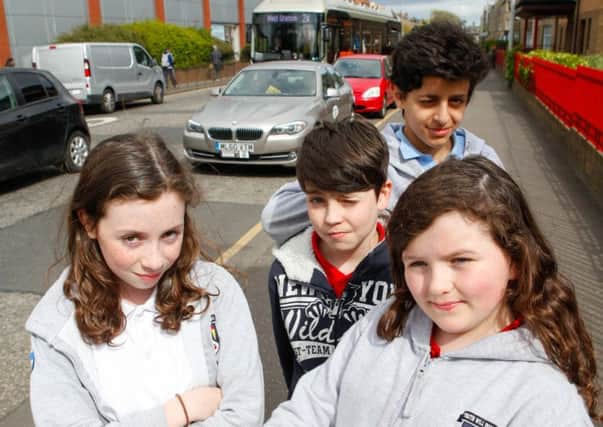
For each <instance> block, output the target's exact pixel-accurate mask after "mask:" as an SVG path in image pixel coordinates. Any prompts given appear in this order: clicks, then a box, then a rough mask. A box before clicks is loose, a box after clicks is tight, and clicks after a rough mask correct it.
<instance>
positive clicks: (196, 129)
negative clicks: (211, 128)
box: [186, 120, 204, 133]
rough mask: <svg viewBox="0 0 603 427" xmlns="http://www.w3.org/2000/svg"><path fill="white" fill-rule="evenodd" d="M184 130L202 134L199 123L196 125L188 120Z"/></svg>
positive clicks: (201, 127)
mask: <svg viewBox="0 0 603 427" xmlns="http://www.w3.org/2000/svg"><path fill="white" fill-rule="evenodd" d="M186 130H187V131H189V132H197V133H203V132H204V130H203V126H201V124H200V123H197V122H196V121H194V120H189V121H188V122H186Z"/></svg>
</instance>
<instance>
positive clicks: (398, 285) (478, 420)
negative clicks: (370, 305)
mask: <svg viewBox="0 0 603 427" xmlns="http://www.w3.org/2000/svg"><path fill="white" fill-rule="evenodd" d="M387 241H388V244H389V247H390V256H391V263H392V276H393V280H394V283H395V289H396V290H395V292H394V296H393V297H392V298H391V299H390V300H388V302H386V303H385V304H383V305H382V306H379V307H377V308H376V309H374V310H373V311H372V312H370V313H369V314H367V315H366V316H365V317H364V318H363V319H362V320H361V321H360V322H358V323H357V324H356V325H355V326H354V327H352V329H350V330H349V331H348V333H347V334H346V336H344V338H343V340H342V341H341V342H340V344H339V346H338V347H337V349H336V350H335V352H334V354H333V355H332V356H331V357H330V358H329V360H328V361H327V362H326V363H325V364H324V365H322V366H321V367H319V368H318V369H316V370H314V371H311V372H310V373H308V374H306V375H305V376H303V377H302V378H301V380H300V382H299V383H298V385H297V388H296V391H295V393H294V395H293V397H292V399H291V401H289V402H285V403H284V404H282V405H281V407H279V408H277V410H276V411H275V412H274V413H273V416H272V418H271V419H270V420H269V421H268V423H267V425H270V426H273V425H288V426H295V425H300V426H301V425H304V426H313V425H315V426H325V425H337V426H339V425H341V426H344V425H345V426H346V427H347V426H367V425H374V426H463V427H468V426H492V427H502V426H516V427H524V426H553V425H554V426H592V425H593V421H601V419H602V417H601V414H600V413H599V412H598V409H597V397H598V391H599V390H598V386H597V379H596V363H595V357H594V352H593V346H592V340H591V338H590V336H589V334H588V332H587V330H586V328H585V325H584V322H583V320H582V318H581V317H580V313H579V310H578V303H577V300H576V295H575V292H574V288H573V286H572V284H571V283H570V281H569V280H568V279H567V278H565V277H564V276H562V275H561V274H560V273H559V272H558V270H557V263H556V260H555V257H554V255H553V252H552V250H551V248H550V247H549V244H548V243H547V242H546V240H545V239H544V237H543V235H542V233H541V231H540V230H539V227H538V225H537V224H536V222H535V220H534V218H533V217H532V214H531V213H530V210H529V208H528V205H527V203H526V201H525V199H524V197H523V194H522V192H521V190H520V188H519V187H518V186H517V184H516V183H515V182H514V181H513V180H512V179H511V177H510V176H509V175H508V174H507V173H506V172H505V171H504V170H502V169H501V168H500V167H498V166H496V165H495V164H494V163H492V162H491V161H489V160H487V159H485V158H483V157H469V158H465V159H464V160H456V159H450V160H447V161H445V162H443V163H441V164H440V165H438V166H436V167H434V168H433V169H431V170H430V171H427V172H425V173H424V174H423V175H421V176H420V177H419V178H417V179H416V180H415V181H414V182H413V183H412V184H411V185H410V186H409V187H408V188H407V190H406V191H405V192H404V193H403V194H402V196H401V197H400V200H399V201H398V203H397V204H396V207H395V209H394V211H393V213H392V215H391V218H390V221H389V223H388V235H387ZM308 414H312V415H311V416H308Z"/></svg>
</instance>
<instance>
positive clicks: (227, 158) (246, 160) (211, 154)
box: [183, 61, 353, 166]
mask: <svg viewBox="0 0 603 427" xmlns="http://www.w3.org/2000/svg"><path fill="white" fill-rule="evenodd" d="M214 95H217V97H216V98H213V99H211V100H210V101H209V102H208V103H207V104H206V105H205V106H204V107H203V108H202V109H201V111H200V112H198V113H196V114H194V115H193V116H192V118H191V119H190V120H189V121H188V123H187V124H186V127H185V129H184V137H183V143H184V153H185V156H186V158H187V159H188V160H189V161H190V162H192V163H193V164H194V163H205V162H207V163H240V164H271V165H285V166H294V165H295V163H296V162H297V150H298V148H299V147H300V145H301V143H302V141H303V140H304V137H305V136H306V135H307V134H308V132H310V130H312V128H313V127H314V124H315V123H316V122H318V121H338V120H342V119H343V118H345V117H349V116H350V115H351V114H352V112H353V110H352V104H353V98H352V89H351V87H350V86H349V85H348V84H347V83H346V82H345V81H344V79H343V78H342V76H341V75H340V74H339V73H337V72H336V71H335V69H334V68H333V66H331V65H329V64H323V63H319V62H311V61H274V62H264V63H258V64H253V65H249V66H247V67H246V68H244V69H243V70H241V71H240V72H239V73H238V74H237V75H236V76H234V77H233V78H232V80H231V81H230V82H229V83H228V85H227V86H226V87H225V88H224V89H223V90H222V89H219V90H216V91H215V93H214Z"/></svg>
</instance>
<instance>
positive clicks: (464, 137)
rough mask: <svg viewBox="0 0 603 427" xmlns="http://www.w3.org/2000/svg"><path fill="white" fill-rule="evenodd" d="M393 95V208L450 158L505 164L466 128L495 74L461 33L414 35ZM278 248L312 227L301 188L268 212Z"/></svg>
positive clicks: (450, 28) (281, 193) (445, 29)
mask: <svg viewBox="0 0 603 427" xmlns="http://www.w3.org/2000/svg"><path fill="white" fill-rule="evenodd" d="M392 58H393V70H392V75H391V82H392V86H391V88H390V89H391V90H392V91H393V94H394V99H395V101H396V105H397V106H398V108H400V110H402V117H403V120H404V123H402V124H399V123H396V124H388V125H387V126H386V127H385V128H384V129H383V131H382V134H383V136H384V138H385V140H386V141H387V144H388V148H389V169H388V178H389V179H390V180H391V181H392V184H393V186H392V195H391V197H390V205H389V208H390V209H391V208H393V206H394V205H395V203H396V201H397V200H398V198H399V197H400V194H402V192H404V190H405V189H406V187H407V186H408V184H410V183H411V182H412V181H413V180H414V179H415V178H417V177H418V176H419V175H421V174H422V173H423V172H425V171H426V170H429V169H430V168H432V167H433V166H435V165H436V164H438V163H440V162H441V161H443V160H444V159H446V158H448V157H456V158H459V159H461V158H463V157H465V156H469V155H482V156H485V157H487V158H489V159H490V160H492V161H493V162H495V163H496V164H498V165H502V163H501V161H500V159H499V158H498V155H497V154H496V152H495V151H494V149H493V148H492V147H490V146H488V145H486V143H485V142H484V141H483V140H482V139H480V138H478V137H477V136H475V135H473V134H472V133H471V132H469V131H468V130H466V129H464V128H462V127H460V126H461V122H462V120H463V116H464V113H465V109H466V107H467V105H468V103H469V100H470V99H471V95H472V93H473V90H474V89H475V86H476V85H477V83H479V82H480V81H481V80H482V79H483V78H484V77H485V76H486V74H487V73H488V61H487V59H486V57H485V56H484V54H483V53H482V51H481V50H480V48H479V46H477V44H476V43H475V42H474V41H473V40H472V39H471V38H470V36H469V35H467V34H466V33H465V32H464V31H463V30H462V29H461V28H459V27H456V26H454V25H452V24H449V23H442V22H440V23H432V24H428V25H424V26H421V27H419V28H417V29H415V30H413V31H412V32H410V33H408V34H407V35H406V36H405V37H404V38H403V39H402V41H401V42H400V43H399V44H398V46H396V48H395V50H394V53H393V57H392ZM262 225H263V227H264V230H265V231H266V233H268V234H269V235H270V236H271V237H272V238H273V239H274V240H275V241H276V242H277V244H282V243H283V242H284V241H285V240H287V239H288V238H289V237H291V236H293V235H295V234H297V233H298V232H299V231H301V230H303V229H305V228H306V227H307V226H308V225H309V221H308V214H307V210H306V206H305V202H304V195H303V192H302V191H301V188H300V186H299V183H298V182H292V183H287V184H285V185H284V186H282V187H281V188H280V189H279V190H277V192H276V193H275V194H274V195H273V196H272V197H271V199H270V200H269V201H268V204H267V205H266V206H265V207H264V210H263V211H262Z"/></svg>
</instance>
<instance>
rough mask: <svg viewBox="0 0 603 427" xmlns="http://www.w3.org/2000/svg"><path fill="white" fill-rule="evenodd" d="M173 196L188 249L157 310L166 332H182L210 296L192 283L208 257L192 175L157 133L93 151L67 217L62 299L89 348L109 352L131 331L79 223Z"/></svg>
mask: <svg viewBox="0 0 603 427" xmlns="http://www.w3.org/2000/svg"><path fill="white" fill-rule="evenodd" d="M167 191H174V192H176V193H178V194H179V195H180V196H181V197H182V200H184V202H185V204H186V207H187V211H186V212H185V216H184V230H183V242H182V248H181V252H180V255H179V257H178V259H177V260H176V262H175V263H174V265H172V267H171V268H170V269H169V270H168V271H166V272H165V273H164V275H163V277H162V279H161V282H160V283H159V284H158V289H157V296H156V301H155V307H156V308H157V310H158V312H159V315H158V316H157V319H156V320H157V321H158V322H159V323H160V324H161V327H162V329H165V330H171V331H178V330H179V329H180V323H181V321H182V320H186V319H189V318H190V317H191V316H192V315H193V314H194V312H195V309H194V306H193V305H192V304H191V303H192V302H194V301H197V300H200V299H205V302H206V304H205V305H204V308H203V310H204V309H205V308H206V307H207V303H208V298H209V295H210V294H209V293H208V292H207V291H206V290H205V289H202V288H200V287H198V286H197V285H196V284H195V283H193V281H192V279H191V277H190V273H191V271H192V268H193V265H194V264H195V262H196V261H197V260H198V259H199V258H200V257H203V258H205V259H208V258H207V256H205V255H204V254H203V253H202V251H201V249H200V244H199V238H198V236H197V231H196V229H195V226H194V224H193V222H192V220H191V218H190V215H189V213H188V207H189V206H193V205H195V204H196V203H197V202H198V201H199V198H200V196H199V192H198V190H197V188H196V185H195V181H194V178H193V177H192V175H191V173H190V172H189V171H188V170H187V169H186V168H185V167H184V166H183V165H181V164H180V163H179V162H178V160H176V158H175V157H174V155H173V154H172V152H171V151H170V150H169V149H168V148H167V147H166V145H165V143H164V142H163V140H162V139H161V137H160V136H159V135H157V134H153V133H141V134H123V135H116V136H113V137H110V138H108V139H106V140H104V141H102V142H100V143H99V144H98V145H97V146H96V147H94V148H93V149H92V150H91V151H90V155H89V157H88V159H87V160H86V163H85V164H84V167H83V168H82V171H81V174H80V179H79V181H78V184H77V186H76V188H75V190H74V192H73V197H72V199H71V203H70V206H69V213H68V216H67V254H66V259H67V261H68V263H69V265H70V270H69V274H68V276H67V279H66V281H65V283H64V285H63V292H64V294H65V296H66V297H67V298H68V299H70V300H71V301H73V303H74V305H75V319H76V322H77V326H78V328H79V330H80V333H81V335H82V337H83V339H84V341H86V342H88V343H94V344H101V343H107V344H110V343H111V341H112V340H113V338H115V337H116V336H118V335H119V334H120V333H121V332H122V330H123V328H124V327H125V325H126V317H125V315H124V314H123V312H122V310H121V308H120V295H119V281H118V279H117V278H116V276H115V275H114V274H113V272H112V271H111V270H110V269H109V267H108V266H107V264H106V263H105V260H104V258H103V255H102V253H101V250H100V248H99V245H98V242H97V241H96V239H91V238H90V237H89V236H88V233H87V232H86V226H85V225H84V224H83V223H82V221H81V220H80V214H82V213H84V214H85V215H86V218H87V219H88V221H90V224H87V226H88V227H96V224H98V221H99V220H100V219H101V218H102V217H103V215H104V214H105V208H106V206H107V203H108V202H110V201H112V200H136V199H143V200H157V199H158V198H159V197H160V196H161V195H162V194H163V193H165V192H167Z"/></svg>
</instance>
